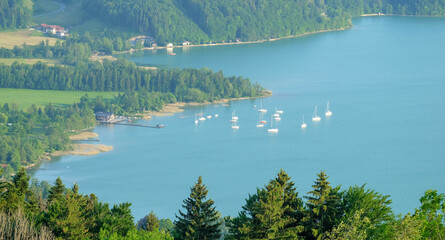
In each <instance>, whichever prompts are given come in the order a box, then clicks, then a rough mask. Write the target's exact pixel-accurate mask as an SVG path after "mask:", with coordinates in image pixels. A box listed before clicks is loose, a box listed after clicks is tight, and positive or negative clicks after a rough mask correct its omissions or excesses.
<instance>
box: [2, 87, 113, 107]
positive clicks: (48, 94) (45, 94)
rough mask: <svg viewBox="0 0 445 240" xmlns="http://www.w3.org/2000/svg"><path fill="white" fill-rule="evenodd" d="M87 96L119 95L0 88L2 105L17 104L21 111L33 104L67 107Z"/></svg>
mask: <svg viewBox="0 0 445 240" xmlns="http://www.w3.org/2000/svg"><path fill="white" fill-rule="evenodd" d="M85 94H88V96H89V97H90V98H95V97H97V96H102V97H103V98H104V99H113V98H114V96H116V95H117V94H118V93H117V92H86V91H54V90H30V89H13V88H0V104H2V105H3V104H5V103H8V104H17V106H18V108H19V109H27V108H28V107H30V106H31V105H32V104H35V105H36V106H37V107H43V106H45V105H47V104H48V103H51V104H53V105H56V106H67V105H69V104H73V103H76V102H79V101H80V98H81V97H82V96H84V95H85Z"/></svg>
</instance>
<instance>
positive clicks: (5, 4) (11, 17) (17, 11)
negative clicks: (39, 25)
mask: <svg viewBox="0 0 445 240" xmlns="http://www.w3.org/2000/svg"><path fill="white" fill-rule="evenodd" d="M31 18H32V9H29V8H28V7H25V6H24V3H23V0H0V31H2V30H8V29H17V28H25V27H27V26H28V25H29V24H30V23H31Z"/></svg>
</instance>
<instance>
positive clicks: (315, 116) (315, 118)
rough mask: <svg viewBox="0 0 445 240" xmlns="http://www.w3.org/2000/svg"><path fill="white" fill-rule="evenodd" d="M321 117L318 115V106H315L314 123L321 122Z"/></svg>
mask: <svg viewBox="0 0 445 240" xmlns="http://www.w3.org/2000/svg"><path fill="white" fill-rule="evenodd" d="M320 120H321V117H320V116H318V115H317V105H315V110H314V115H312V121H314V122H319V121H320Z"/></svg>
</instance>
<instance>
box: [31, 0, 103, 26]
mask: <svg viewBox="0 0 445 240" xmlns="http://www.w3.org/2000/svg"><path fill="white" fill-rule="evenodd" d="M46 2H47V3H52V1H50V0H36V1H35V3H34V4H35V5H46ZM82 2H83V0H78V1H72V2H70V3H69V4H67V6H66V9H65V11H63V12H58V13H54V14H49V15H44V16H34V17H33V22H34V23H36V24H40V23H46V24H56V25H60V26H63V27H68V26H69V27H70V30H71V31H78V32H84V31H89V32H94V31H99V30H103V29H104V28H105V27H106V26H107V24H106V23H105V22H104V21H103V20H101V19H100V18H99V17H96V16H91V15H90V14H89V13H88V12H86V11H85V10H84V9H83V8H82ZM50 10H51V9H49V7H47V9H45V12H50ZM56 10H57V9H56ZM53 11H54V10H53Z"/></svg>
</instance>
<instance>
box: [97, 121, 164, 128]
mask: <svg viewBox="0 0 445 240" xmlns="http://www.w3.org/2000/svg"><path fill="white" fill-rule="evenodd" d="M101 123H103V124H110V125H124V126H133V127H144V128H164V127H165V126H164V125H163V124H158V125H154V126H153V125H143V124H132V123H122V122H101Z"/></svg>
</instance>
